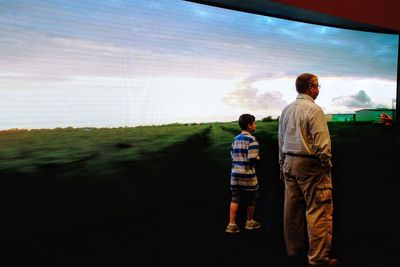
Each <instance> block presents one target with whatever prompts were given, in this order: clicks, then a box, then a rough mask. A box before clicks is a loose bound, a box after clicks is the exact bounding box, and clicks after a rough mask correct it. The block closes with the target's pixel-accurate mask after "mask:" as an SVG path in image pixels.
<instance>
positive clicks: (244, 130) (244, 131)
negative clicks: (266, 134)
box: [242, 130, 250, 135]
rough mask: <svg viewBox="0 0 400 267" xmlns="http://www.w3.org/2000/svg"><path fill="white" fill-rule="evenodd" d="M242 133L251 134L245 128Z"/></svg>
mask: <svg viewBox="0 0 400 267" xmlns="http://www.w3.org/2000/svg"><path fill="white" fill-rule="evenodd" d="M242 134H246V135H250V133H249V132H248V131H245V130H243V131H242Z"/></svg>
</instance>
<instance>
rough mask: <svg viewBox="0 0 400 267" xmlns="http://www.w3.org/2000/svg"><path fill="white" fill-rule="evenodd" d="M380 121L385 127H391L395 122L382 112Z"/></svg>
mask: <svg viewBox="0 0 400 267" xmlns="http://www.w3.org/2000/svg"><path fill="white" fill-rule="evenodd" d="M379 121H380V122H381V123H383V124H384V125H391V124H392V122H393V118H392V117H391V116H390V115H389V114H386V113H385V112H382V113H381V115H379Z"/></svg>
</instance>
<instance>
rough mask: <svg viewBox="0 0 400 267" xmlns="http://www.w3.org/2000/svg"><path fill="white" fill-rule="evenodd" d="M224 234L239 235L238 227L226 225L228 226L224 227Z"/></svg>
mask: <svg viewBox="0 0 400 267" xmlns="http://www.w3.org/2000/svg"><path fill="white" fill-rule="evenodd" d="M225 232H227V233H230V234H235V233H239V232H240V230H239V227H238V226H237V225H236V224H228V226H227V227H226V230H225Z"/></svg>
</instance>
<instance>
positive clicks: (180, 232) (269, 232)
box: [0, 132, 400, 267]
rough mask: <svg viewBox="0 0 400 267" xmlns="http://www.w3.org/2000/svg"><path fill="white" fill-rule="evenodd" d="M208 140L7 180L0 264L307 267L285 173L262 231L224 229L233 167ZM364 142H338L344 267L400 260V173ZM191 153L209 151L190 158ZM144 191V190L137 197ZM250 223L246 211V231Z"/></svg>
mask: <svg viewBox="0 0 400 267" xmlns="http://www.w3.org/2000/svg"><path fill="white" fill-rule="evenodd" d="M207 136H208V133H207V132H204V133H203V135H202V136H196V137H195V138H193V139H191V140H188V141H187V142H186V143H184V144H181V145H180V146H179V147H176V148H175V149H174V151H173V152H166V155H164V156H165V158H166V159H168V160H164V161H162V162H159V161H155V162H153V163H154V168H151V169H150V170H149V168H148V166H149V164H150V165H151V164H153V163H152V162H151V160H150V161H148V162H147V163H146V164H145V165H146V166H147V167H146V169H144V167H143V165H130V166H121V170H124V171H122V172H121V173H120V176H119V177H123V178H121V179H117V178H115V179H109V180H108V181H107V180H104V179H100V180H101V181H102V182H94V181H97V180H96V179H93V180H90V179H88V180H85V181H78V182H75V184H74V183H72V182H70V181H63V180H58V179H56V178H57V172H54V171H53V172H50V171H46V172H43V173H42V174H40V175H37V176H35V177H19V176H13V175H11V176H3V177H2V180H1V182H2V186H1V188H0V191H1V192H0V193H1V194H0V203H1V204H0V205H1V215H0V220H1V224H0V226H1V229H0V233H1V236H0V239H1V247H0V253H1V257H0V266H1V267H19V266H27V267H28V266H29V267H33V266H37V267H44V266H54V267H61V266H62V267H63V266H68V267H70V266H271V267H273V266H277V267H278V266H282V267H290V266H293V267H294V266H306V259H303V260H300V261H292V260H290V259H288V258H287V257H286V255H285V250H284V244H283V239H282V227H281V221H280V217H281V210H282V201H281V200H282V196H283V195H282V188H281V187H280V184H279V182H278V181H277V180H276V179H275V180H274V179H269V180H268V179H265V180H262V181H260V184H261V189H260V198H259V203H258V206H257V210H256V219H258V220H260V221H261V223H262V228H261V229H259V230H255V231H251V232H250V231H245V230H242V232H241V233H239V234H237V235H231V234H227V233H225V232H224V231H225V226H226V223H227V220H228V206H229V192H228V191H227V190H226V181H225V178H221V177H223V176H224V174H223V173H222V172H225V171H226V169H223V170H222V171H216V169H217V168H216V166H214V165H213V160H212V159H210V156H209V154H207V153H206V152H207V151H202V150H201V148H202V147H207V146H205V144H206V143H207V142H209V139H208V138H207ZM361 147H362V146H358V147H357V146H356V147H355V148H354V149H352V151H353V152H354V154H352V153H343V151H342V152H340V146H339V145H337V146H336V148H337V151H338V153H341V155H343V157H341V158H336V159H335V164H336V166H346V168H344V167H342V168H339V167H338V168H337V169H336V173H334V179H335V175H336V179H335V180H334V186H335V191H334V197H335V198H334V205H335V213H334V240H333V250H332V252H333V254H334V255H335V256H337V257H338V258H339V259H340V261H341V263H342V264H341V266H347V267H350V266H351V267H353V266H379V267H381V266H382V267H389V266H399V260H398V258H399V256H398V255H400V250H399V240H400V239H399V229H400V223H399V222H400V221H399V219H398V216H397V214H398V204H399V202H398V200H399V197H398V195H399V188H398V182H397V179H398V178H399V177H400V176H398V175H397V174H396V173H394V172H392V171H387V172H385V171H381V170H380V169H379V168H376V167H374V168H368V166H371V164H372V162H373V164H378V166H380V165H379V164H380V163H382V164H384V163H387V161H386V159H382V158H375V159H372V160H371V162H368V159H366V158H362V153H361V158H360V151H357V149H361ZM188 149H193V150H195V151H199V153H198V154H196V156H194V158H190V159H189V160H187V159H185V155H186V154H185V153H184V152H185V151H188ZM196 149H197V150H196ZM168 153H173V154H168ZM271 153H272V155H276V154H275V151H272V152H271ZM354 155H357V157H355V156H354ZM264 156H266V155H264ZM271 157H272V156H271ZM377 161H378V162H377ZM266 163H267V161H266V162H265V164H266ZM346 164H347V165H346ZM349 166H352V167H351V168H349ZM177 170H179V171H177ZM272 176H274V177H276V173H275V174H274V173H271V172H268V170H267V169H263V168H262V166H260V177H272ZM124 177H125V178H124ZM98 180H99V179H98ZM137 187H140V188H142V189H143V190H142V191H141V192H142V193H141V194H136V197H135V194H133V193H132V192H135V188H137ZM243 220H244V210H242V209H240V210H239V216H238V224H239V226H242V228H243Z"/></svg>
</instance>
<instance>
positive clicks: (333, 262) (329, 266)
mask: <svg viewBox="0 0 400 267" xmlns="http://www.w3.org/2000/svg"><path fill="white" fill-rule="evenodd" d="M308 266H309V267H335V266H338V261H337V259H329V260H328V261H327V262H325V263H321V264H309V265H308Z"/></svg>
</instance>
